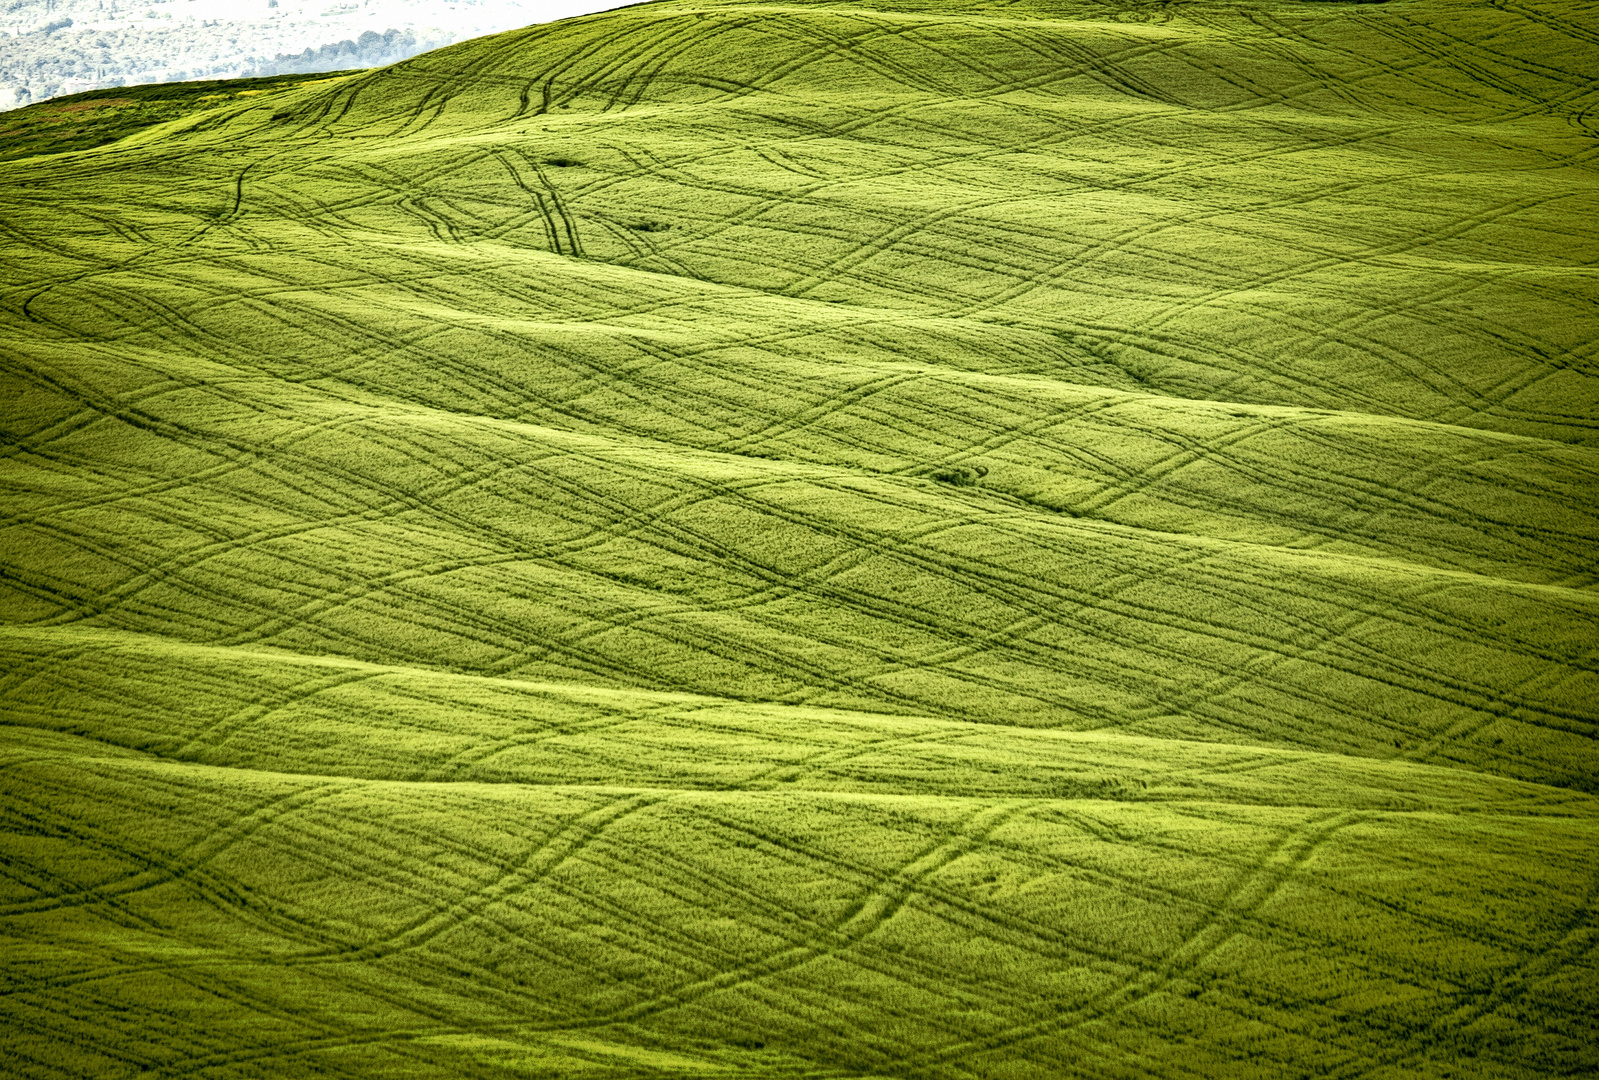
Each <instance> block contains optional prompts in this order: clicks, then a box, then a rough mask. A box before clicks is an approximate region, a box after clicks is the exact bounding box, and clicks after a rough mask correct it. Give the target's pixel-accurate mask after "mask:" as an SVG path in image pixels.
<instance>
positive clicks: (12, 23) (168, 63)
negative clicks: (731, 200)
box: [0, 0, 605, 109]
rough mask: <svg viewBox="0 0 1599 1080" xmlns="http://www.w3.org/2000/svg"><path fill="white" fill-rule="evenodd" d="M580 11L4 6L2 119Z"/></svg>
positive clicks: (436, 41) (506, 1)
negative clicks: (65, 100)
mask: <svg viewBox="0 0 1599 1080" xmlns="http://www.w3.org/2000/svg"><path fill="white" fill-rule="evenodd" d="M603 6H605V5H604V4H601V3H584V2H583V0H458V2H456V3H451V4H447V5H440V4H427V3H421V2H418V0H377V2H375V3H374V2H373V0H366V2H364V3H343V4H340V3H334V4H326V3H322V2H312V0H252V2H250V3H245V4H240V3H237V2H235V0H150V2H149V3H145V4H134V3H129V2H126V0H11V2H10V3H8V4H6V5H4V8H5V10H4V11H3V12H0V109H5V108H16V107H18V106H21V105H26V104H28V103H30V102H37V101H43V100H45V99H47V98H53V97H59V96H63V95H71V94H76V93H82V92H84V91H87V90H95V89H103V88H107V87H120V86H131V85H142V84H147V83H160V82H181V81H185V80H200V79H222V78H239V77H250V76H270V75H287V74H305V73H313V72H326V71H337V70H342V69H345V68H354V67H378V66H381V65H383V64H391V63H394V62H395V61H397V60H403V59H405V58H406V57H408V56H414V55H415V54H417V53H419V52H425V51H427V50H428V49H434V48H438V47H439V46H441V45H448V44H449V43H451V42H452V41H460V40H463V39H465V38H469V37H475V36H477V35H480V34H486V33H491V32H494V31H499V30H506V29H510V28H512V27H517V26H524V25H526V24H528V23H532V22H542V21H547V20H549V19H553V18H560V17H562V16H566V15H574V14H580V13H582V12H585V11H590V10H593V9H595V8H598V7H603Z"/></svg>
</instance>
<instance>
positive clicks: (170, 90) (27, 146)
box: [0, 72, 346, 161]
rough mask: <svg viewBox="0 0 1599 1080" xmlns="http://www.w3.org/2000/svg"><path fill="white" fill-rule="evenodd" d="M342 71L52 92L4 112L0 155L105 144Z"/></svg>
mask: <svg viewBox="0 0 1599 1080" xmlns="http://www.w3.org/2000/svg"><path fill="white" fill-rule="evenodd" d="M343 74H346V73H345V72H334V73H332V74H331V75H281V76H273V77H271V78H260V79H228V80H215V79H213V80H210V81H198V82H183V83H152V84H145V85H141V86H123V87H117V88H115V89H109V90H89V91H86V92H84V93H82V94H69V95H67V96H65V97H58V98H51V99H50V100H49V101H42V102H40V103H39V104H37V105H30V106H28V107H26V108H22V109H16V110H13V111H11V112H7V113H4V114H0V161H14V160H16V159H18V158H25V157H37V156H39V155H42V154H59V153H64V152H66V151H69V150H88V149H91V148H93V147H96V146H104V145H105V144H106V143H112V142H116V141H117V140H118V139H122V138H125V137H126V136H128V135H131V134H133V133H134V132H135V131H138V130H140V129H141V128H147V127H150V126H152V125H154V124H160V123H164V122H166V121H168V120H177V119H180V118H182V117H185V116H189V115H191V114H192V113H196V112H202V111H206V110H210V109H214V108H216V107H218V106H219V105H221V104H222V103H224V102H228V101H232V102H238V101H241V100H244V99H247V98H259V97H264V96H265V95H268V94H274V93H277V92H278V91H280V90H287V89H289V88H290V87H295V86H304V85H306V84H308V83H321V82H327V81H329V80H331V79H335V78H338V77H339V76H340V75H343Z"/></svg>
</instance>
